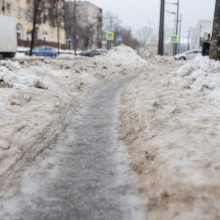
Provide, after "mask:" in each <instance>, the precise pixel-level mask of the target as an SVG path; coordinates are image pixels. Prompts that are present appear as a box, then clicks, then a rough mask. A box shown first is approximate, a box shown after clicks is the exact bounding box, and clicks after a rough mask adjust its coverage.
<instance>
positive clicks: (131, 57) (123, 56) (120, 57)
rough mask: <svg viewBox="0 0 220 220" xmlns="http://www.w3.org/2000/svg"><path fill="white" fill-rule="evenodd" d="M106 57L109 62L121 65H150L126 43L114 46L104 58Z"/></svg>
mask: <svg viewBox="0 0 220 220" xmlns="http://www.w3.org/2000/svg"><path fill="white" fill-rule="evenodd" d="M104 57H105V58H106V59H108V60H109V62H113V63H118V64H121V65H134V66H138V65H146V64H148V65H149V63H148V62H147V61H146V60H144V59H142V58H141V57H140V56H139V55H138V54H137V52H136V51H135V50H133V49H132V48H130V47H128V46H125V45H120V46H118V47H115V48H113V49H112V50H110V51H109V52H108V53H107V54H105V55H104V56H103V58H104Z"/></svg>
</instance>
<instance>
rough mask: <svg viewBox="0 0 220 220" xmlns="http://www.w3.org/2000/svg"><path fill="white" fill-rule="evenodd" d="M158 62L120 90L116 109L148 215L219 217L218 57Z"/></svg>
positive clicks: (189, 219) (159, 219)
mask: <svg viewBox="0 0 220 220" xmlns="http://www.w3.org/2000/svg"><path fill="white" fill-rule="evenodd" d="M157 66H158V67H157V68H155V69H152V70H151V71H147V70H146V72H145V73H144V74H143V75H142V76H140V77H139V79H137V80H136V81H135V82H132V84H130V86H129V87H128V88H127V89H126V90H125V91H124V94H123V108H122V112H121V120H122V132H123V138H124V140H125V141H126V143H127V144H128V145H129V146H130V149H129V150H130V152H131V156H132V158H133V164H132V166H133V169H134V170H135V171H136V172H137V173H138V175H139V180H140V182H139V183H140V191H141V192H142V193H143V194H144V195H145V197H146V199H147V200H148V207H147V212H148V213H149V219H151V220H154V219H156V220H162V219H166V220H171V219H172V220H185V219H187V220H196V219H203V220H212V219H213V220H214V219H219V218H220V211H219V210H220V203H219V201H220V172H219V170H220V161H219V158H220V148H219V140H220V135H219V134H220V112H219V109H220V103H219V94H220V91H219V89H220V62H216V61H211V60H209V59H208V58H202V57H198V58H196V59H195V60H193V61H190V62H187V63H185V64H184V65H182V66H181V67H180V68H178V66H177V64H176V63H174V62H170V61H169V62H167V63H158V65H157Z"/></svg>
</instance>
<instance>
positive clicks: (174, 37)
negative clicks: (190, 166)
mask: <svg viewBox="0 0 220 220" xmlns="http://www.w3.org/2000/svg"><path fill="white" fill-rule="evenodd" d="M170 43H171V44H178V43H179V36H178V35H172V36H171V39H170Z"/></svg>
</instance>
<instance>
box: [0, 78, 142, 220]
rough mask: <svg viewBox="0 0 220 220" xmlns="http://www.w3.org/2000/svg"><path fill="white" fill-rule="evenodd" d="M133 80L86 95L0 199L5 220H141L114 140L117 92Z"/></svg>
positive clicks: (124, 157)
mask: <svg viewBox="0 0 220 220" xmlns="http://www.w3.org/2000/svg"><path fill="white" fill-rule="evenodd" d="M132 79H133V76H126V77H125V76H124V77H122V78H120V79H115V80H114V81H113V82H109V83H108V84H106V85H105V86H102V87H100V88H98V89H96V91H95V92H94V93H91V94H90V95H89V96H88V97H86V98H85V99H84V101H83V102H82V103H81V105H82V106H81V107H82V108H81V110H80V111H79V112H69V114H68V115H67V117H66V118H67V120H66V123H67V124H66V128H65V130H64V131H63V133H61V134H60V136H59V138H58V141H57V142H56V144H55V145H54V147H53V148H52V149H50V150H45V151H44V152H42V154H40V155H39V156H38V157H37V158H36V160H35V161H34V162H32V163H31V164H30V165H29V166H28V167H26V168H24V169H23V171H22V173H21V178H20V179H21V180H20V183H19V184H20V189H19V192H18V193H17V194H16V195H14V196H12V197H11V198H8V199H7V200H5V201H1V205H0V207H1V209H2V215H1V214H0V217H1V219H3V220H8V219H10V220H11V219H13V220H21V219H24V220H26V219H27V220H32V219H34V220H35V219H36V220H44V219H45V220H50V219H51V220H52V219H53V220H61V219H71V220H99V219H100V220H108V219H109V220H119V219H120V220H121V219H125V220H129V219H132V220H136V219H137V220H141V219H145V216H144V211H143V210H144V202H143V200H142V199H141V198H139V196H138V192H137V191H138V190H137V180H136V177H135V175H134V174H133V173H132V172H131V171H130V169H129V163H130V160H129V155H128V151H127V150H128V148H127V146H125V145H124V144H123V143H122V142H121V141H120V138H119V137H120V135H119V126H120V125H119V121H118V115H119V107H120V92H121V89H122V88H123V87H124V86H125V85H126V84H127V83H128V82H129V81H131V80H132Z"/></svg>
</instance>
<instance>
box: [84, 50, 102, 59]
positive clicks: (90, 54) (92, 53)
mask: <svg viewBox="0 0 220 220" xmlns="http://www.w3.org/2000/svg"><path fill="white" fill-rule="evenodd" d="M80 55H81V56H87V57H94V56H98V55H101V51H99V50H96V49H95V50H87V51H82V52H81V53H80Z"/></svg>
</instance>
